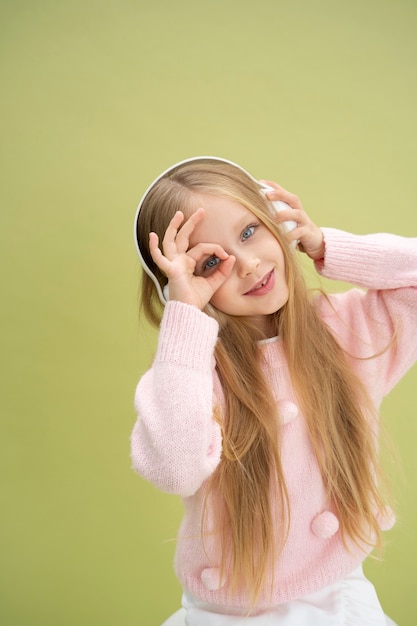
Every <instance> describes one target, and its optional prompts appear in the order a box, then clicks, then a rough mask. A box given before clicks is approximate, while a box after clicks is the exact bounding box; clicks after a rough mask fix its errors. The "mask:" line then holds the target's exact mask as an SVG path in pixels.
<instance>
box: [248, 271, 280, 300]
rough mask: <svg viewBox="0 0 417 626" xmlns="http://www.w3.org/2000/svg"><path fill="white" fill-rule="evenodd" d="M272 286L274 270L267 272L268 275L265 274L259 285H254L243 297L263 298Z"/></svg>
mask: <svg viewBox="0 0 417 626" xmlns="http://www.w3.org/2000/svg"><path fill="white" fill-rule="evenodd" d="M274 285H275V278H274V270H271V271H270V272H268V274H266V276H264V277H263V279H262V280H261V281H259V283H256V285H255V286H254V287H252V289H249V291H247V292H246V293H245V294H244V295H245V296H264V295H265V294H267V293H269V292H270V291H271V290H272V289H273V287H274Z"/></svg>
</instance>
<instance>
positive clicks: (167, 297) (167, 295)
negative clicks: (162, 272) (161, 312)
mask: <svg viewBox="0 0 417 626" xmlns="http://www.w3.org/2000/svg"><path fill="white" fill-rule="evenodd" d="M162 293H163V294H164V298H165V300H166V302H168V300H169V287H168V283H167V284H166V285H165V287H164V288H163V289H162Z"/></svg>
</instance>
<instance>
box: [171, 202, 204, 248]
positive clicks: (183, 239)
mask: <svg viewBox="0 0 417 626" xmlns="http://www.w3.org/2000/svg"><path fill="white" fill-rule="evenodd" d="M204 215H205V211H204V209H203V208H202V207H200V208H199V209H197V211H195V213H193V214H192V215H191V217H189V218H188V220H187V221H186V222H185V223H184V225H183V226H182V227H181V229H180V230H179V231H178V233H177V237H176V240H175V241H176V244H177V248H178V250H179V251H181V252H186V251H187V250H188V247H189V245H190V237H191V235H192V233H193V231H194V229H195V227H196V226H197V225H198V224H199V223H200V222H202V220H203V219H204Z"/></svg>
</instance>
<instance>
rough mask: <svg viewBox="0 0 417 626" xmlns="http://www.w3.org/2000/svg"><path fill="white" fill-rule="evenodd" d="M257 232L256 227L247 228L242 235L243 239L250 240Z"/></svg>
mask: <svg viewBox="0 0 417 626" xmlns="http://www.w3.org/2000/svg"><path fill="white" fill-rule="evenodd" d="M254 232H255V226H248V227H247V228H245V230H244V231H243V233H242V239H243V240H245V239H249V237H252V235H253V233H254Z"/></svg>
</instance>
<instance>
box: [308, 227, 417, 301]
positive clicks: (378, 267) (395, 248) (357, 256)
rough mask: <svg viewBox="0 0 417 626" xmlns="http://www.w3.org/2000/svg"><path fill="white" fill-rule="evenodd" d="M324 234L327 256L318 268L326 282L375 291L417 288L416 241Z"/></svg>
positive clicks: (332, 231) (329, 230)
mask: <svg viewBox="0 0 417 626" xmlns="http://www.w3.org/2000/svg"><path fill="white" fill-rule="evenodd" d="M322 231H323V235H324V242H325V254H324V259H321V260H319V261H317V262H316V263H315V267H316V269H317V271H318V272H319V273H320V274H321V275H323V276H325V277H326V278H331V279H333V280H338V281H343V282H346V283H351V284H353V285H359V286H361V287H368V288H373V289H389V288H396V287H401V286H408V285H412V284H415V281H416V241H417V240H415V239H414V240H413V239H406V238H403V237H398V236H396V235H389V234H385V233H378V234H374V235H352V234H351V233H347V232H344V231H341V230H336V229H333V228H322Z"/></svg>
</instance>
